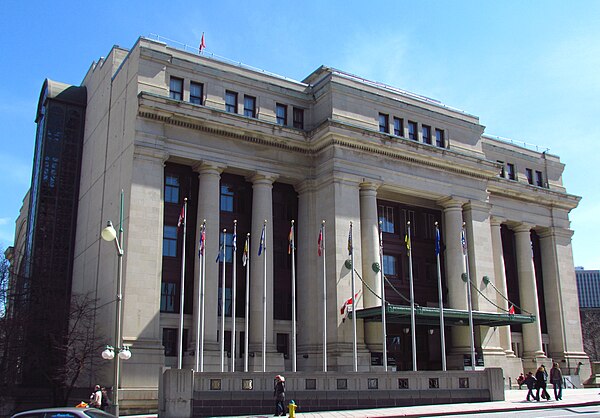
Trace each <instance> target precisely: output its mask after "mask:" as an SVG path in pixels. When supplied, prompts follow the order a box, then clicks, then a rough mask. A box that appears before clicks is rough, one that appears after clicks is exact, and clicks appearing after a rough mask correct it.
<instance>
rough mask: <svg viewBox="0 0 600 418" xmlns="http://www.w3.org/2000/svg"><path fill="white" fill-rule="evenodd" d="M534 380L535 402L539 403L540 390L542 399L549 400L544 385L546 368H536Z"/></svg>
mask: <svg viewBox="0 0 600 418" xmlns="http://www.w3.org/2000/svg"><path fill="white" fill-rule="evenodd" d="M535 380H536V382H537V384H536V388H537V391H536V400H537V401H538V402H539V401H540V390H541V391H542V398H544V399H546V400H548V401H549V400H550V395H548V392H547V391H546V385H547V382H548V372H547V371H546V367H544V365H543V364H542V365H541V366H540V367H538V369H537V372H535Z"/></svg>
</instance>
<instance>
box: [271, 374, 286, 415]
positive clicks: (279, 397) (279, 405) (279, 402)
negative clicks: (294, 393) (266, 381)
mask: <svg viewBox="0 0 600 418" xmlns="http://www.w3.org/2000/svg"><path fill="white" fill-rule="evenodd" d="M273 396H274V397H275V416H276V417H283V416H285V406H284V403H285V377H283V376H281V375H279V374H278V375H277V376H275V382H274V388H273Z"/></svg>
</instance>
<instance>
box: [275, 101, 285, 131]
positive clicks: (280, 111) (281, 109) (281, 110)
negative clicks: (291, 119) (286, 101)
mask: <svg viewBox="0 0 600 418" xmlns="http://www.w3.org/2000/svg"><path fill="white" fill-rule="evenodd" d="M275 116H276V117H277V124H278V125H283V126H285V125H287V106H286V105H283V104H280V103H277V105H276V106H275Z"/></svg>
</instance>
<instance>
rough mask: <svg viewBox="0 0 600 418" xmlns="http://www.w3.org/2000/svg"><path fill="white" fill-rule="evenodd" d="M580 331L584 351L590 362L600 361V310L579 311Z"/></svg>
mask: <svg viewBox="0 0 600 418" xmlns="http://www.w3.org/2000/svg"><path fill="white" fill-rule="evenodd" d="M581 330H582V334H583V349H584V351H585V352H586V354H587V355H588V356H590V360H593V361H598V360H600V310H596V309H586V310H582V311H581Z"/></svg>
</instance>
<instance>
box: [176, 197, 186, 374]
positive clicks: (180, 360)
mask: <svg viewBox="0 0 600 418" xmlns="http://www.w3.org/2000/svg"><path fill="white" fill-rule="evenodd" d="M186 225H187V197H185V198H183V248H182V250H181V291H180V292H179V295H180V301H179V344H178V350H177V351H178V352H177V368H178V369H181V368H182V366H183V302H184V296H185V232H186Z"/></svg>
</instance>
